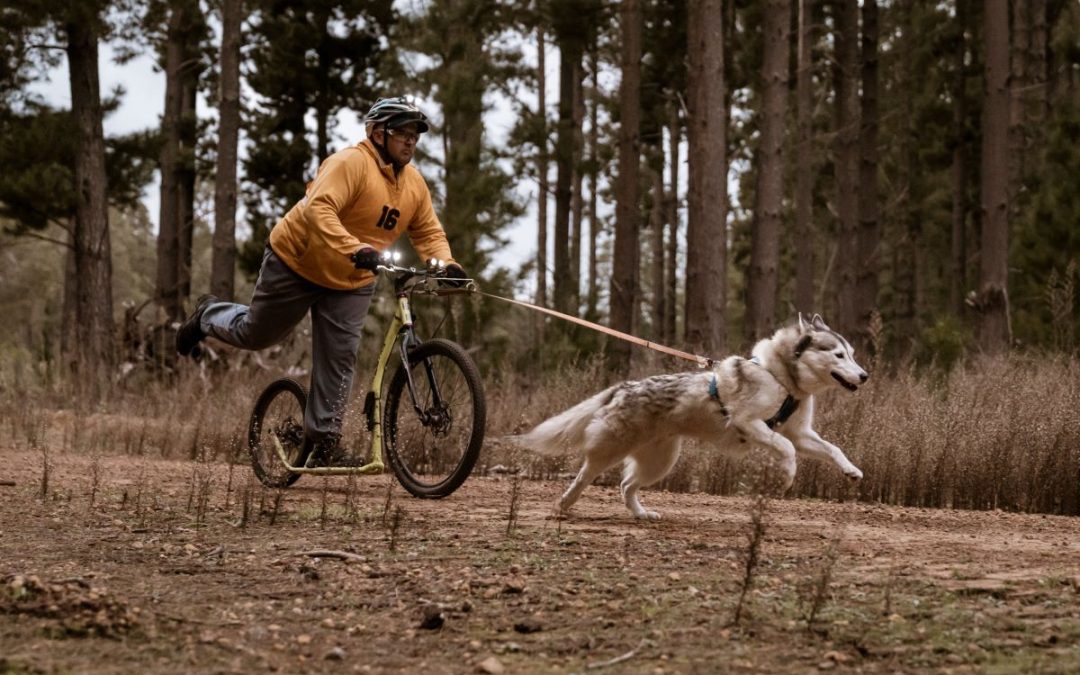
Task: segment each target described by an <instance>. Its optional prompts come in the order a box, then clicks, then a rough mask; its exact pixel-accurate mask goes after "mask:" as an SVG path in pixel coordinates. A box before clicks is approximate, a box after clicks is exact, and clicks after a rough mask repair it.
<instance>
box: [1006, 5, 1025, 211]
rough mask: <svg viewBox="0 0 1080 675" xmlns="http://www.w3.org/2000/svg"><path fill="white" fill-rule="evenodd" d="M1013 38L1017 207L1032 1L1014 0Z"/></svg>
mask: <svg viewBox="0 0 1080 675" xmlns="http://www.w3.org/2000/svg"><path fill="white" fill-rule="evenodd" d="M1009 4H1010V5H1011V8H1012V26H1011V29H1012V39H1011V45H1010V44H1009V42H1006V49H1008V54H1009V57H1010V66H1011V71H1012V75H1011V77H1010V78H1009V95H1010V100H1009V151H1008V152H1009V204H1010V206H1011V207H1012V208H1016V205H1017V201H1016V195H1018V194H1019V193H1020V184H1021V183H1022V182H1023V180H1024V172H1025V166H1026V164H1027V127H1026V124H1025V119H1024V117H1025V115H1024V112H1025V107H1026V106H1025V100H1026V99H1027V96H1028V94H1029V91H1028V85H1029V84H1030V82H1029V80H1028V59H1029V57H1030V56H1031V25H1030V22H1029V13H1030V11H1031V6H1030V3H1029V0H1011V2H1010V3H1009Z"/></svg>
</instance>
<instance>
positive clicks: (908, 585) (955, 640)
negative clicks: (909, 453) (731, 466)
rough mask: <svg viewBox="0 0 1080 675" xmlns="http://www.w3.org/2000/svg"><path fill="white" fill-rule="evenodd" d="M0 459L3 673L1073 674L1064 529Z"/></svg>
mask: <svg viewBox="0 0 1080 675" xmlns="http://www.w3.org/2000/svg"><path fill="white" fill-rule="evenodd" d="M0 456H2V457H3V460H4V465H5V469H4V472H5V473H3V474H0V481H14V482H15V485H0V672H39V671H41V672H52V671H58V670H59V671H77V672H149V671H153V672H252V671H259V670H274V671H286V672H297V671H318V672H357V671H358V672H420V671H421V670H423V671H425V672H431V673H461V672H509V673H518V672H526V673H530V672H563V671H565V672H584V671H587V670H588V671H589V672H635V673H637V672H642V673H660V672H679V673H684V672H700V673H711V672H744V671H745V672H810V671H815V670H851V671H859V672H890V673H891V672H922V671H926V670H935V671H939V670H940V671H952V672H964V671H977V672H1018V671H1027V672H1030V671H1033V670H1038V671H1040V672H1062V673H1066V672H1078V671H1080V642H1078V639H1080V536H1078V535H1080V520H1077V519H1070V518H1061V517H1049V516H1030V515H1016V514H1007V513H1001V512H989V513H988V512H959V511H932V510H922V509H906V508H893V507H885V506H879V505H869V504H854V503H844V504H838V503H821V502H809V501H793V500H774V501H772V502H770V503H769V504H768V506H767V510H766V512H765V523H766V534H765V538H764V540H763V542H762V548H761V552H762V559H761V562H760V564H759V565H758V566H757V567H756V569H755V570H754V572H755V574H754V578H753V584H752V586H751V590H750V592H749V593H748V594H747V596H746V601H745V605H744V607H743V619H742V621H741V622H740V625H738V626H732V625H731V619H732V616H733V613H734V609H735V605H736V603H737V600H738V597H739V591H740V588H741V581H742V579H743V577H744V570H745V563H744V561H745V555H746V551H747V532H748V531H749V521H750V510H751V500H748V499H739V498H721V497H713V496H708V495H683V494H668V493H652V492H646V493H645V495H644V497H643V500H644V501H646V503H647V505H648V506H649V507H650V508H655V509H658V510H659V511H661V512H662V513H663V515H664V519H663V520H662V521H660V522H659V523H637V522H633V521H631V520H630V519H629V518H628V517H627V515H626V512H625V510H624V508H623V506H622V504H621V502H620V500H619V498H618V495H617V493H616V492H615V491H614V490H612V489H610V488H598V487H594V488H590V489H589V490H588V491H586V493H585V495H584V497H583V498H582V501H581V502H580V503H579V505H578V507H577V514H576V516H575V517H573V518H571V519H569V520H566V521H555V520H551V519H549V518H548V517H547V514H548V509H549V507H550V505H551V503H552V502H553V500H554V498H555V496H556V495H557V494H558V493H559V491H560V489H561V487H562V486H561V485H559V484H554V483H543V482H531V481H524V482H521V483H520V484H519V487H518V498H517V500H516V505H515V506H516V512H517V513H516V517H517V519H516V526H515V527H514V528H513V529H512V532H511V533H510V534H508V533H507V530H508V519H509V516H510V512H511V505H512V502H513V499H512V494H513V492H514V486H513V481H511V480H509V479H507V478H501V479H500V478H484V479H479V478H474V479H471V480H470V481H469V482H467V483H466V484H465V486H464V487H463V488H462V489H461V490H460V491H459V492H458V493H457V494H455V495H454V496H452V497H451V498H449V499H446V500H442V501H435V502H428V501H420V500H416V499H412V498H410V497H408V496H407V495H406V494H405V493H404V492H403V491H402V490H401V489H400V488H398V487H396V486H395V485H394V484H393V483H392V482H391V481H390V480H389V479H388V477H386V476H379V477H367V478H360V479H357V480H356V481H354V482H353V483H352V484H350V483H349V482H348V481H346V480H345V479H333V480H330V481H327V482H325V483H324V482H323V481H321V480H313V479H310V478H305V479H303V480H301V481H300V483H298V484H297V485H296V486H295V487H294V488H291V489H289V490H287V491H284V492H282V493H280V498H279V496H278V495H279V493H277V492H275V491H263V490H261V488H259V487H258V486H257V485H256V484H253V483H252V481H251V478H250V476H249V474H250V472H249V471H248V470H247V469H246V468H244V467H236V469H235V471H233V472H232V478H231V482H230V478H229V470H228V467H227V466H225V465H203V464H193V463H189V462H168V461H156V460H143V459H138V458H131V457H106V458H101V459H99V460H96V461H92V460H90V459H88V458H85V457H73V456H68V455H54V456H51V457H50V458H49V462H50V465H51V468H50V472H49V476H48V486H47V490H46V494H47V496H46V498H45V499H42V498H41V492H42V485H41V482H42V455H40V454H36V455H32V454H25V453H20V452H3V453H0ZM95 476H96V480H95ZM388 488H391V489H388ZM245 503H246V504H247V509H246V511H247V515H246V517H245V515H244V511H245ZM275 505H276V508H275ZM324 505H325V506H324ZM319 550H329V551H340V552H346V553H348V554H350V555H349V557H348V559H338V558H330V557H315V556H312V555H310V554H309V553H310V552H312V551H319ZM810 614H814V619H813V622H812V624H811V625H809V626H808V623H809V622H808V616H809V615H810Z"/></svg>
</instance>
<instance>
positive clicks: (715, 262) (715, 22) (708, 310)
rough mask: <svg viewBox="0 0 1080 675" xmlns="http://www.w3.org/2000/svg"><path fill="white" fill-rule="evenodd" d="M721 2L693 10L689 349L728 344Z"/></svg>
mask: <svg viewBox="0 0 1080 675" xmlns="http://www.w3.org/2000/svg"><path fill="white" fill-rule="evenodd" d="M722 4H723V3H722V2H720V0H693V1H692V2H691V3H690V5H689V8H688V16H687V20H688V26H689V29H688V31H687V33H688V34H687V38H688V51H689V55H690V57H689V70H688V72H687V77H688V90H689V99H690V100H689V101H688V107H689V116H688V118H687V130H686V133H687V142H688V146H689V149H688V151H687V159H688V162H689V178H688V179H689V185H688V189H687V197H686V202H687V203H686V307H685V311H686V319H685V327H686V344H687V345H688V346H689V348H691V349H694V350H704V351H706V352H708V353H713V354H715V353H719V352H722V351H723V350H724V347H725V346H726V343H727V323H726V320H725V308H726V306H727V210H728V202H727V127H726V122H727V111H726V105H725V96H726V93H725V90H726V86H725V79H724V38H723V35H724V32H723V28H724V26H723V23H724V22H723V14H722V13H721V10H722Z"/></svg>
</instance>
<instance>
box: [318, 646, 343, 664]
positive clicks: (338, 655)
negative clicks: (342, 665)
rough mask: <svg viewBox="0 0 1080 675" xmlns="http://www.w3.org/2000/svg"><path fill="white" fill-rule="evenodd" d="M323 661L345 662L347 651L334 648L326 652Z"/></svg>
mask: <svg viewBox="0 0 1080 675" xmlns="http://www.w3.org/2000/svg"><path fill="white" fill-rule="evenodd" d="M323 659H325V660H327V661H344V660H345V650H344V649H342V648H341V647H334V648H333V649H331V650H330V651H328V652H326V655H325V656H323Z"/></svg>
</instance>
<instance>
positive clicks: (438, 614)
mask: <svg viewBox="0 0 1080 675" xmlns="http://www.w3.org/2000/svg"><path fill="white" fill-rule="evenodd" d="M444 623H446V615H445V614H443V612H442V610H441V609H439V608H438V607H437V606H436V605H429V606H427V607H425V608H424V616H423V618H422V619H421V620H420V628H423V629H424V630H438V629H439V628H442V626H443V624H444Z"/></svg>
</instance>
